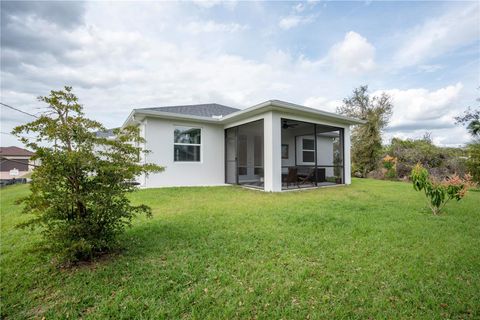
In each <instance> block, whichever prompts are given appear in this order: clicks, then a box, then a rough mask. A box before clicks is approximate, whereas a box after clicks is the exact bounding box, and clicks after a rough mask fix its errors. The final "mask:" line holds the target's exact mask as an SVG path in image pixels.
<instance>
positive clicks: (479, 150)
mask: <svg viewBox="0 0 480 320" xmlns="http://www.w3.org/2000/svg"><path fill="white" fill-rule="evenodd" d="M477 102H480V98H479V99H477ZM455 123H456V124H459V125H462V126H466V128H467V130H468V132H469V133H470V135H471V136H472V138H473V141H471V142H470V143H469V144H468V145H467V150H468V160H467V170H468V171H469V172H470V174H471V175H472V178H473V180H474V181H476V182H480V106H479V107H477V108H475V109H472V108H470V107H469V108H467V110H465V112H464V113H463V114H462V115H460V116H458V117H455Z"/></svg>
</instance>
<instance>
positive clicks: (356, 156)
mask: <svg viewBox="0 0 480 320" xmlns="http://www.w3.org/2000/svg"><path fill="white" fill-rule="evenodd" d="M392 108H393V105H392V102H391V98H390V96H389V95H387V94H386V93H382V94H381V95H380V96H374V97H370V95H369V94H368V86H361V87H359V88H356V89H354V90H353V95H352V96H351V97H349V98H346V99H344V100H343V105H342V106H341V107H339V108H338V109H337V112H338V113H341V114H344V115H346V116H350V117H355V118H358V119H361V120H365V121H366V124H364V125H360V126H355V127H354V129H353V130H352V162H353V165H354V167H355V168H356V170H358V171H359V172H360V173H361V174H362V176H363V177H365V176H366V174H367V173H368V172H370V171H372V170H374V169H375V168H376V167H377V164H378V161H379V159H380V155H381V152H382V130H383V129H384V128H385V127H386V126H387V124H388V122H389V120H390V117H391V116H392Z"/></svg>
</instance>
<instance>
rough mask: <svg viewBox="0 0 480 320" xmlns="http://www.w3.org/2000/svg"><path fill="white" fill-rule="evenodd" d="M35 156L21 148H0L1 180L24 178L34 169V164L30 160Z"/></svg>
mask: <svg viewBox="0 0 480 320" xmlns="http://www.w3.org/2000/svg"><path fill="white" fill-rule="evenodd" d="M33 155H34V153H33V152H30V151H28V150H25V149H22V148H19V147H0V172H1V176H0V179H1V180H10V179H18V178H24V177H25V175H26V174H27V173H29V172H30V171H32V169H33V166H34V163H33V161H32V160H30V158H31V157H32V156H33Z"/></svg>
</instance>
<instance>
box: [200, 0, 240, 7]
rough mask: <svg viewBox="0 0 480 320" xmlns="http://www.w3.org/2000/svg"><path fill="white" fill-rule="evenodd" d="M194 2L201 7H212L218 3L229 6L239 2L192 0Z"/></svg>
mask: <svg viewBox="0 0 480 320" xmlns="http://www.w3.org/2000/svg"><path fill="white" fill-rule="evenodd" d="M192 2H193V3H194V4H196V5H197V6H199V7H201V8H207V9H209V8H212V7H215V6H218V5H225V6H227V7H230V6H232V7H234V6H236V4H237V1H235V0H192Z"/></svg>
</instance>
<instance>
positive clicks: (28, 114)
mask: <svg viewBox="0 0 480 320" xmlns="http://www.w3.org/2000/svg"><path fill="white" fill-rule="evenodd" d="M0 104H1V105H2V106H4V107H7V108H10V109H12V110H15V111H18V112H21V113H23V114H26V115H27V116H30V117H34V118H38V117H37V116H36V115H34V114H31V113H28V112H25V111H23V110H20V109H18V108H15V107H12V106H9V105H8V104H5V103H3V102H0Z"/></svg>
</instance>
